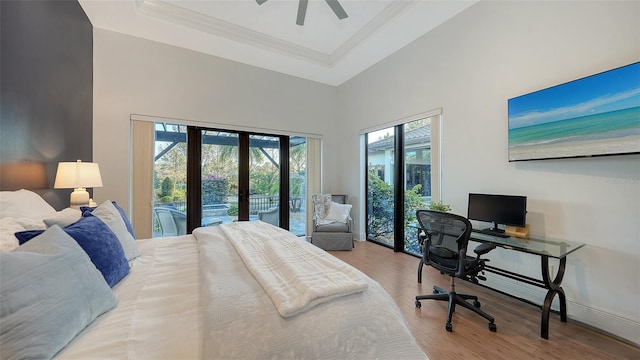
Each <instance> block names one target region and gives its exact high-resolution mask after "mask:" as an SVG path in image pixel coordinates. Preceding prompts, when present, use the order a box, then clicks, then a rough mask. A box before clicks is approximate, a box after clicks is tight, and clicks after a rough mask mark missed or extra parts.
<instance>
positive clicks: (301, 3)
mask: <svg viewBox="0 0 640 360" xmlns="http://www.w3.org/2000/svg"><path fill="white" fill-rule="evenodd" d="M325 1H326V2H327V4H328V5H329V7H330V8H331V10H333V12H334V13H335V14H336V16H337V17H338V19H341V20H342V19H344V18H347V17H349V15H347V13H346V11H344V9H343V8H342V6H341V5H340V3H339V2H338V0H325ZM256 2H257V3H258V5H262V4H264V3H265V2H267V0H256ZM308 3H309V0H298V17H297V18H296V24H298V25H300V26H302V25H304V17H305V15H306V14H307V4H308Z"/></svg>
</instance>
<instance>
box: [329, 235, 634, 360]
mask: <svg viewBox="0 0 640 360" xmlns="http://www.w3.org/2000/svg"><path fill="white" fill-rule="evenodd" d="M330 253H332V254H333V255H335V256H336V257H338V258H340V259H342V260H344V261H346V262H347V263H349V264H351V265H353V266H354V267H356V268H358V269H359V270H360V271H362V272H364V273H365V274H367V275H368V276H369V277H371V278H373V279H374V280H376V281H378V282H379V283H380V284H381V285H382V286H383V287H384V288H385V290H387V292H389V294H391V296H392V297H393V298H394V300H395V301H396V303H397V304H398V306H399V307H400V309H401V310H402V313H403V314H404V316H405V318H406V319H407V322H408V324H409V327H410V328H411V332H412V333H413V335H414V337H415V338H416V341H417V343H418V345H419V346H420V347H421V348H422V350H423V351H424V352H425V353H426V354H427V355H428V356H429V358H430V359H432V360H440V359H496V360H497V359H505V360H513V359H517V360H524V359H636V360H637V359H640V348H638V347H634V346H631V345H629V344H627V343H624V342H621V341H619V340H617V339H615V338H612V337H610V336H607V335H605V334H603V333H601V332H599V331H597V330H594V329H592V328H590V327H588V326H585V325H582V324H580V323H577V322H575V321H572V320H571V319H569V320H568V322H567V323H562V322H561V321H560V316H559V315H558V314H552V315H551V319H550V322H549V340H545V339H542V338H541V337H540V309H539V308H537V307H535V306H532V305H529V304H526V303H524V302H521V301H519V300H516V299H513V298H511V297H509V296H506V295H502V294H500V293H497V292H495V291H491V290H489V289H486V288H482V287H480V286H478V285H474V284H471V283H468V282H465V281H456V290H457V292H459V293H469V294H475V295H478V297H479V298H480V302H481V304H482V309H483V310H485V311H486V312H487V313H489V314H491V315H492V316H493V317H494V318H495V323H496V325H497V327H498V331H497V332H495V333H493V332H490V331H489V328H488V326H487V321H486V320H485V319H483V318H482V317H480V316H478V315H476V314H475V313H473V312H471V311H468V310H467V309H464V308H462V307H457V308H456V312H455V314H454V316H453V332H451V333H449V332H447V331H446V330H445V323H446V317H447V304H446V302H443V301H434V300H425V301H422V308H420V309H417V308H416V307H415V296H416V295H417V294H431V292H432V287H433V285H439V286H441V287H444V288H447V289H448V287H449V277H448V276H445V275H441V274H440V273H439V272H438V271H436V270H434V269H433V268H431V267H429V266H425V267H424V269H423V278H422V284H418V281H417V267H418V262H419V259H418V258H416V257H414V256H411V255H407V254H403V253H394V252H393V251H392V250H391V249H388V248H386V247H383V246H380V245H377V244H374V243H371V242H356V248H355V249H354V250H353V251H331V252H330Z"/></svg>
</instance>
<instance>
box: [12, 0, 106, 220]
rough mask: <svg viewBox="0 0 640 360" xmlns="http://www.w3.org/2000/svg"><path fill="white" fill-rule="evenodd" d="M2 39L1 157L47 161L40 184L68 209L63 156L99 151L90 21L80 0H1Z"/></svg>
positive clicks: (46, 195) (59, 206)
mask: <svg viewBox="0 0 640 360" xmlns="http://www.w3.org/2000/svg"><path fill="white" fill-rule="evenodd" d="M0 44H1V51H0V53H1V56H0V69H1V71H0V84H1V86H0V88H1V90H0V91H1V92H0V162H1V163H3V164H7V163H15V162H25V161H29V162H41V163H44V164H45V167H46V174H47V175H46V176H47V184H48V189H40V190H37V192H38V193H40V194H41V195H42V196H43V197H44V198H45V199H46V200H47V201H49V203H51V204H52V205H53V206H54V207H55V208H56V209H62V208H64V207H67V206H69V194H70V193H71V190H68V189H64V190H53V182H54V179H55V172H56V168H57V164H58V162H59V161H75V160H77V159H81V160H83V161H91V160H92V154H93V141H92V137H93V28H92V25H91V22H90V21H89V19H88V18H87V16H86V14H85V13H84V10H83V9H82V7H81V6H80V4H79V3H78V2H77V1H76V0H72V1H71V0H69V1H67V0H62V1H55V0H51V1H32V0H30V1H13V0H0ZM5 176H11V174H7V173H5V174H2V178H4V177H5ZM0 187H3V186H2V183H0ZM3 190H4V189H3Z"/></svg>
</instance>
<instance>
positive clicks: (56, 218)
mask: <svg viewBox="0 0 640 360" xmlns="http://www.w3.org/2000/svg"><path fill="white" fill-rule="evenodd" d="M81 217H82V212H80V210H78V209H72V208H66V209H63V210H61V211H58V212H57V213H55V214H51V215H49V216H47V217H45V218H44V219H42V221H43V222H44V224H45V225H46V226H47V227H51V226H53V225H58V226H60V227H61V228H63V227H66V226H69V225H71V224H73V223H75V222H76V221H78V220H80V218H81Z"/></svg>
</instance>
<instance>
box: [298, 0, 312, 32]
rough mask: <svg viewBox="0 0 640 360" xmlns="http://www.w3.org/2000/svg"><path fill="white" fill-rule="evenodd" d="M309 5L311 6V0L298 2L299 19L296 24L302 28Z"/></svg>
mask: <svg viewBox="0 0 640 360" xmlns="http://www.w3.org/2000/svg"><path fill="white" fill-rule="evenodd" d="M307 4H309V0H300V1H299V2H298V18H297V19H296V24H298V25H300V26H302V25H304V17H305V15H306V14H307Z"/></svg>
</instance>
